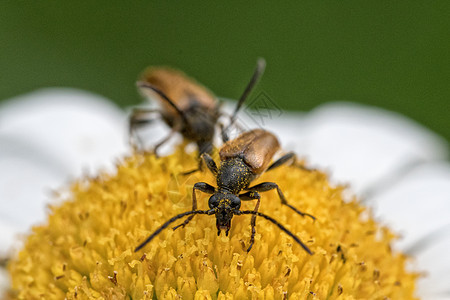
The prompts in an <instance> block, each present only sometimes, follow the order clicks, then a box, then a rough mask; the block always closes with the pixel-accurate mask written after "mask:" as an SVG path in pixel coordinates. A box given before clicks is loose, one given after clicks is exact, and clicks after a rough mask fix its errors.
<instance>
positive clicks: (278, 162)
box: [266, 152, 297, 172]
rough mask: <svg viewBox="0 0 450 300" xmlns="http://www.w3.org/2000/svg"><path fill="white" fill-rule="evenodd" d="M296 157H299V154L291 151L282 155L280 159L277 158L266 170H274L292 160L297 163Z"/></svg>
mask: <svg viewBox="0 0 450 300" xmlns="http://www.w3.org/2000/svg"><path fill="white" fill-rule="evenodd" d="M296 159H297V156H296V155H295V153H294V152H289V153H287V154H285V155H283V156H282V157H280V158H279V159H277V160H276V161H275V162H274V163H273V164H271V165H270V166H269V167H268V168H267V170H266V172H267V171H270V170H273V169H275V168H278V167H279V166H282V165H284V164H285V163H287V162H288V161H290V160H292V163H293V164H295V161H296Z"/></svg>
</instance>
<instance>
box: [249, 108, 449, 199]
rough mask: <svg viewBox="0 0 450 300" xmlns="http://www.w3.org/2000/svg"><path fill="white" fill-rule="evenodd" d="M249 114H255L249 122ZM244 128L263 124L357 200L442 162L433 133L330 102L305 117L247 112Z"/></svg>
mask: <svg viewBox="0 0 450 300" xmlns="http://www.w3.org/2000/svg"><path fill="white" fill-rule="evenodd" d="M245 113H247V115H249V114H253V115H252V118H249V117H248V116H245ZM245 113H243V114H242V115H241V116H240V120H242V122H244V123H245V124H246V125H247V127H249V128H254V127H256V126H259V125H264V127H265V128H267V129H268V130H271V131H273V132H275V133H276V134H277V135H278V136H279V137H280V139H281V141H282V144H283V147H284V149H287V150H295V151H296V152H297V153H298V154H299V156H300V157H306V158H307V160H308V162H309V163H310V165H312V166H315V167H319V168H321V169H326V170H330V171H331V173H332V174H331V175H332V179H334V180H335V181H337V182H340V183H350V184H351V188H352V191H354V192H356V193H357V194H359V195H361V194H362V193H363V192H365V191H366V190H368V189H370V188H371V187H373V186H375V185H377V184H378V183H379V182H382V181H383V180H384V179H385V178H386V177H387V176H389V175H390V174H392V173H395V172H400V171H401V170H402V169H404V168H405V167H406V166H409V165H411V164H415V163H421V162H427V161H433V160H438V159H445V158H446V157H447V156H448V150H447V143H446V142H445V140H443V139H442V138H441V137H439V136H438V135H436V134H434V133H433V132H432V131H430V130H428V129H426V128H424V127H423V126H421V125H419V124H417V123H416V122H414V121H412V120H410V119H408V118H406V117H404V116H401V115H399V114H396V113H393V112H389V111H386V110H382V109H378V108H374V107H368V106H363V105H358V104H351V103H332V104H326V105H323V106H320V107H318V108H317V109H315V110H313V111H312V112H311V113H309V114H307V115H304V114H303V115H302V114H295V113H286V112H283V113H281V114H278V115H277V112H276V111H274V112H272V114H268V113H267V112H266V111H259V114H260V115H262V117H261V118H259V119H258V118H256V117H255V112H254V111H253V112H248V111H246V112H245Z"/></svg>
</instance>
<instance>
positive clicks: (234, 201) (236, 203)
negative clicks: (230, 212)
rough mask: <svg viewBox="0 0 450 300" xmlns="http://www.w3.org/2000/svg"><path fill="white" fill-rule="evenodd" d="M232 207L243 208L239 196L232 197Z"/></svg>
mask: <svg viewBox="0 0 450 300" xmlns="http://www.w3.org/2000/svg"><path fill="white" fill-rule="evenodd" d="M231 207H232V208H234V209H239V208H241V199H239V198H238V197H233V198H231Z"/></svg>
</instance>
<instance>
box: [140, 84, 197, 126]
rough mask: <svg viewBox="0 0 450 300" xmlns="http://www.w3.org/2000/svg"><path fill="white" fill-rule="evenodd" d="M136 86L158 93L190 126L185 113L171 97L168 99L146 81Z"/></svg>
mask: <svg viewBox="0 0 450 300" xmlns="http://www.w3.org/2000/svg"><path fill="white" fill-rule="evenodd" d="M136 86H137V87H140V88H145V89H150V90H152V91H154V92H155V93H157V94H158V95H159V96H161V98H163V99H164V100H165V101H166V102H167V103H169V105H170V106H172V108H173V109H175V111H176V112H177V113H178V114H179V115H180V116H181V118H182V119H183V121H184V122H185V123H187V124H190V123H189V121H188V119H187V118H186V115H185V114H184V112H183V111H182V110H181V109H180V108H179V107H178V106H177V105H176V104H175V102H173V101H172V100H171V99H170V98H169V97H167V95H166V94H165V93H164V92H163V91H161V90H160V89H158V88H156V87H155V86H153V85H151V84H148V83H146V82H144V81H138V82H136Z"/></svg>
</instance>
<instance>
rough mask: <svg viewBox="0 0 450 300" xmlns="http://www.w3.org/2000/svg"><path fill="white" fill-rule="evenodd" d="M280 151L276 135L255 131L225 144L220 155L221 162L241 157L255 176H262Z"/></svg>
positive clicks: (259, 130)
mask: <svg viewBox="0 0 450 300" xmlns="http://www.w3.org/2000/svg"><path fill="white" fill-rule="evenodd" d="M279 149H280V143H279V142H278V139H277V137H276V136H275V135H274V134H272V133H271V132H268V131H265V130H263V129H254V130H250V131H247V132H244V133H242V134H241V135H239V136H238V137H237V138H235V139H234V140H231V141H228V142H227V143H225V145H223V147H222V148H221V149H220V152H219V155H220V159H221V160H226V159H229V158H233V157H241V158H242V159H243V160H244V161H245V163H246V164H247V165H248V166H249V167H250V168H252V170H253V172H254V173H255V174H261V173H262V172H264V171H265V170H266V169H267V167H268V165H269V163H270V161H271V160H272V157H273V156H274V154H275V153H276V152H277V151H278V150H279Z"/></svg>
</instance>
